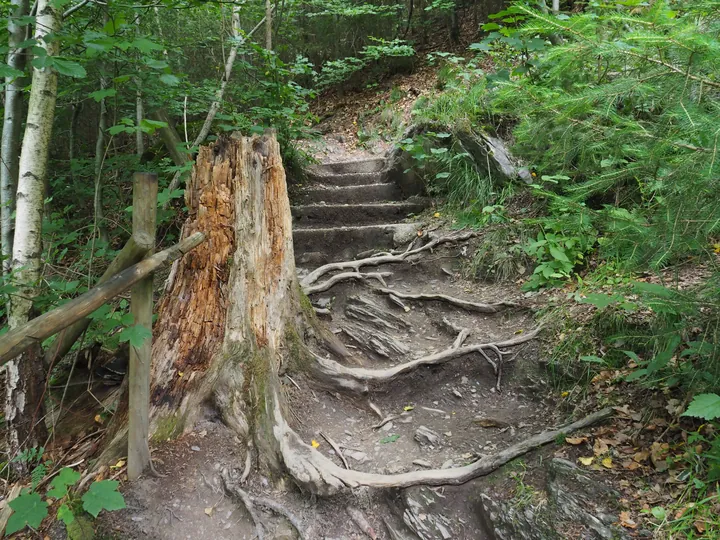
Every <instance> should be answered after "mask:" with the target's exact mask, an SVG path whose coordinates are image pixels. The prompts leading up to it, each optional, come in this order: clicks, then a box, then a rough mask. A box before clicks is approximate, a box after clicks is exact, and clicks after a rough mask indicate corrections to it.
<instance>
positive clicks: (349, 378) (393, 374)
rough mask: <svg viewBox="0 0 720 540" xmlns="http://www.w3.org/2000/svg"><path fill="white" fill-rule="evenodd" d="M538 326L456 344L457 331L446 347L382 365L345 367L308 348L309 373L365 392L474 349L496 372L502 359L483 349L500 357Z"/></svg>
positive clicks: (341, 387)
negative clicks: (499, 338) (311, 360)
mask: <svg viewBox="0 0 720 540" xmlns="http://www.w3.org/2000/svg"><path fill="white" fill-rule="evenodd" d="M540 330H541V327H538V328H536V329H535V330H533V331H531V332H527V333H526V334H521V335H519V336H517V337H514V338H511V339H507V340H505V341H498V342H496V343H478V344H474V345H466V346H460V345H457V346H456V344H458V343H461V342H462V341H464V339H465V338H466V336H465V332H462V335H458V339H457V340H456V343H454V344H453V346H452V347H450V348H449V349H445V350H442V351H440V352H437V353H434V354H430V355H427V356H423V357H420V358H416V359H415V360H411V361H409V362H404V363H402V364H398V365H396V366H391V367H388V368H384V369H369V368H362V367H348V366H344V365H342V364H340V363H338V362H335V361H334V360H331V359H329V358H323V357H321V356H319V355H317V354H315V353H313V352H312V351H310V354H312V355H313V357H314V358H315V362H314V365H313V366H312V368H311V369H312V373H311V375H312V376H313V377H315V378H316V379H319V380H320V381H322V382H323V383H324V384H332V383H334V384H335V387H336V389H339V390H350V391H352V392H356V393H357V392H360V393H367V392H368V390H369V385H373V384H375V385H377V384H383V383H387V382H390V381H393V380H395V379H396V378H398V377H399V376H400V375H403V374H405V373H409V372H411V371H413V370H415V369H416V368H418V367H420V366H429V365H438V364H444V363H445V362H448V361H450V360H454V359H455V358H460V357H462V356H465V355H467V354H471V353H476V352H477V353H480V354H482V355H483V357H484V358H485V359H486V360H487V361H488V362H489V363H490V364H491V365H492V366H493V369H494V370H495V373H496V375H497V374H498V364H499V363H501V362H500V361H499V360H498V362H495V361H493V360H491V359H490V357H489V356H488V355H487V353H486V352H485V351H486V350H490V351H493V352H494V353H495V354H496V355H498V357H499V359H501V358H502V357H503V356H506V355H509V354H511V353H510V352H507V351H503V350H502V349H503V348H507V347H513V346H516V345H520V344H522V343H525V342H527V341H530V340H531V339H533V338H534V337H535V336H537V335H538V333H539V332H540Z"/></svg>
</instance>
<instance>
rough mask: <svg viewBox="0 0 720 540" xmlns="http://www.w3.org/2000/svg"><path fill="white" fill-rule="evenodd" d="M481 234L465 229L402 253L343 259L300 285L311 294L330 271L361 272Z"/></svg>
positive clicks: (304, 279)
mask: <svg viewBox="0 0 720 540" xmlns="http://www.w3.org/2000/svg"><path fill="white" fill-rule="evenodd" d="M479 234H480V233H479V232H478V231H463V232H460V233H455V234H450V235H448V236H441V237H440V238H436V239H434V240H432V241H430V242H428V243H427V244H425V245H424V246H421V247H419V248H416V249H407V250H406V251H404V252H402V253H394V254H380V255H376V256H373V257H367V258H365V259H358V260H356V261H343V262H336V263H330V264H326V265H323V266H321V267H320V268H317V269H315V270H313V271H312V272H310V273H309V274H308V275H307V276H305V277H304V278H303V279H301V280H300V286H301V287H302V290H303V292H305V294H309V293H308V292H307V291H308V289H309V288H310V287H311V286H312V284H313V283H315V282H317V280H318V279H320V278H321V277H322V276H324V275H325V274H327V273H329V272H335V271H338V270H348V269H352V270H354V271H355V272H359V271H360V268H362V267H363V266H379V265H381V264H387V263H397V262H402V261H404V260H405V259H407V258H408V257H412V256H413V255H417V254H419V253H422V252H424V251H429V250H431V249H433V248H434V247H436V246H439V245H441V244H446V243H448V242H462V241H464V240H468V239H470V238H473V237H475V236H478V235H479ZM412 245H413V244H410V248H412Z"/></svg>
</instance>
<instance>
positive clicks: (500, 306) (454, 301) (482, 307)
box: [373, 287, 519, 313]
mask: <svg viewBox="0 0 720 540" xmlns="http://www.w3.org/2000/svg"><path fill="white" fill-rule="evenodd" d="M373 291H374V292H376V293H380V294H388V295H390V296H395V297H397V298H404V299H405V300H426V301H437V302H446V303H448V304H451V305H453V306H457V307H461V308H463V309H464V310H466V311H476V312H479V313H498V312H499V311H502V310H504V309H505V308H508V307H519V304H516V303H514V302H494V303H492V304H484V303H482V302H470V301H469V300H463V299H462V298H454V297H452V296H448V295H447V294H426V293H420V294H409V293H402V292H400V291H396V290H395V289H387V288H384V287H376V288H374V289H373Z"/></svg>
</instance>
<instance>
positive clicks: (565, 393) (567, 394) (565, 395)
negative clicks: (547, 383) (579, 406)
mask: <svg viewBox="0 0 720 540" xmlns="http://www.w3.org/2000/svg"><path fill="white" fill-rule="evenodd" d="M569 395H570V392H568V391H567V390H565V391H564V392H563V393H562V394H560V397H568V396H569Z"/></svg>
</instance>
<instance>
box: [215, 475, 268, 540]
mask: <svg viewBox="0 0 720 540" xmlns="http://www.w3.org/2000/svg"><path fill="white" fill-rule="evenodd" d="M220 475H221V476H222V479H223V483H224V484H225V490H226V491H227V492H228V493H230V494H231V495H235V496H236V497H237V498H238V499H240V501H241V502H242V503H243V504H244V505H245V509H246V510H247V511H248V514H250V517H251V518H252V520H253V523H254V524H255V534H256V535H257V537H258V540H263V539H264V538H265V529H264V527H263V524H262V520H261V519H260V516H258V514H257V512H256V511H255V505H254V504H253V501H252V498H251V497H250V495H248V493H247V492H246V491H245V490H243V489H242V488H241V487H240V486H238V485H237V484H235V483H234V482H233V481H232V480H230V474H229V473H228V472H227V470H223V471H222V472H221V474H220Z"/></svg>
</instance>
